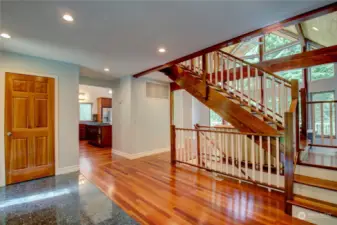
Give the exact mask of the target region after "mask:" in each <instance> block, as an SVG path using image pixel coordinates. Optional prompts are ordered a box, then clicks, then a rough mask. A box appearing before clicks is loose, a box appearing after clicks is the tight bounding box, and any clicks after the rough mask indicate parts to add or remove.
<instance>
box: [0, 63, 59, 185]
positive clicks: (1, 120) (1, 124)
mask: <svg viewBox="0 0 337 225" xmlns="http://www.w3.org/2000/svg"><path fill="white" fill-rule="evenodd" d="M6 73H18V74H27V75H32V76H39V77H49V78H54V79H55V93H54V101H55V102H54V145H55V146H54V149H55V151H54V153H55V175H57V174H58V169H59V167H58V166H59V157H58V156H59V154H58V153H59V143H58V142H59V114H58V112H59V110H58V107H59V103H58V88H59V82H58V76H57V75H52V74H46V73H36V72H30V71H26V70H20V69H10V68H8V69H7V68H0V90H3V91H0V110H1V108H2V110H1V111H0V187H2V186H5V185H6V170H5V148H6V146H5V91H6V89H5V83H6V82H5V81H6Z"/></svg>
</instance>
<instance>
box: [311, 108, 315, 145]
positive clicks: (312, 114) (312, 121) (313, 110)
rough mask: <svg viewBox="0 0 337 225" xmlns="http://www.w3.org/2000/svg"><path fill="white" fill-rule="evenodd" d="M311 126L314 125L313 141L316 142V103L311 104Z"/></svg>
mask: <svg viewBox="0 0 337 225" xmlns="http://www.w3.org/2000/svg"><path fill="white" fill-rule="evenodd" d="M311 126H312V143H311V144H314V143H316V118H315V104H311Z"/></svg>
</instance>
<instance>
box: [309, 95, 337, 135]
mask: <svg viewBox="0 0 337 225" xmlns="http://www.w3.org/2000/svg"><path fill="white" fill-rule="evenodd" d="M329 92H330V93H331V92H332V93H333V96H334V100H335V99H336V92H335V90H327V91H325V90H324V91H315V92H310V94H309V98H310V101H311V102H315V101H314V100H313V95H314V94H321V93H329ZM335 115H336V116H335V118H336V119H335V134H334V135H332V138H333V139H336V136H337V129H336V128H337V111H335ZM315 116H316V115H315ZM311 117H312V114H311V111H310V121H312V118H311ZM311 126H312V125H311ZM323 132H324V131H323ZM323 137H324V138H330V136H329V135H325V134H324V133H323ZM316 138H321V134H317V135H316Z"/></svg>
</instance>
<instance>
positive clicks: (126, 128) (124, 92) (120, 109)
mask: <svg viewBox="0 0 337 225" xmlns="http://www.w3.org/2000/svg"><path fill="white" fill-rule="evenodd" d="M131 79H132V78H131V76H126V77H123V78H121V79H120V82H119V87H118V88H115V89H114V90H113V91H114V93H113V95H112V98H113V99H114V101H113V102H112V132H113V140H112V147H113V149H115V150H118V151H122V152H126V153H132V144H131V141H132V138H133V137H132V134H131V110H132V108H131Z"/></svg>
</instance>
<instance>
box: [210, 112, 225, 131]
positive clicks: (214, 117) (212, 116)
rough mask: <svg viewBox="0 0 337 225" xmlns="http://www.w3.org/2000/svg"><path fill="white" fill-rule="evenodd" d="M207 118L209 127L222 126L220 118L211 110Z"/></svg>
mask: <svg viewBox="0 0 337 225" xmlns="http://www.w3.org/2000/svg"><path fill="white" fill-rule="evenodd" d="M209 118H210V126H211V127H213V126H216V125H222V124H223V121H222V118H221V117H220V116H219V115H218V114H216V113H215V112H214V111H213V110H210V112H209Z"/></svg>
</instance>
